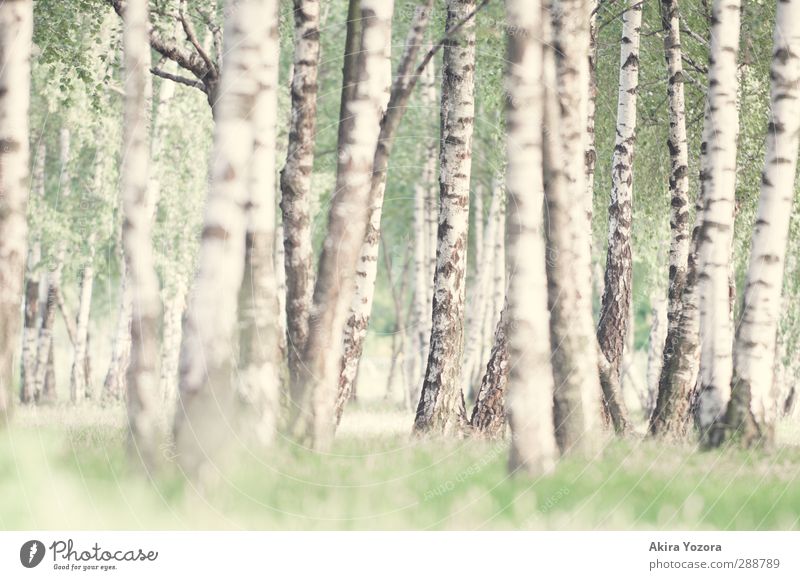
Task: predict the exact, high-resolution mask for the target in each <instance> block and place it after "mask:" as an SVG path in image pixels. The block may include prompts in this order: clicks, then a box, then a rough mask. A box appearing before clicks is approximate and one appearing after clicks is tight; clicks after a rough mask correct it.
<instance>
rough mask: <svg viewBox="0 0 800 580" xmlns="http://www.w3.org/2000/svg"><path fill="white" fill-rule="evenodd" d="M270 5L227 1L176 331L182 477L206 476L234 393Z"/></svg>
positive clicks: (224, 429)
mask: <svg viewBox="0 0 800 580" xmlns="http://www.w3.org/2000/svg"><path fill="white" fill-rule="evenodd" d="M268 7H269V8H272V9H274V4H273V3H272V2H271V1H264V0H238V1H237V0H228V2H227V4H226V8H225V13H226V18H225V37H224V51H223V52H224V57H223V65H222V77H221V79H220V83H221V85H220V89H219V95H220V96H219V100H218V101H217V103H216V107H215V121H216V123H215V127H214V155H213V156H212V159H213V160H214V161H213V167H212V172H211V173H212V181H211V187H210V190H209V193H208V201H207V204H206V213H205V219H204V222H205V223H204V226H203V234H202V240H201V245H200V255H199V258H198V270H197V273H196V277H195V281H194V289H193V291H192V293H191V295H190V300H189V307H188V310H187V313H186V318H185V321H184V326H183V340H182V342H181V354H180V379H179V401H178V405H177V413H176V414H175V427H174V432H175V443H176V447H177V451H178V453H179V461H180V463H181V465H182V466H183V468H184V470H186V471H187V472H188V473H190V474H192V475H195V476H197V475H201V476H202V474H203V473H205V472H206V470H207V469H209V465H210V463H212V462H213V461H214V458H215V456H216V454H217V453H218V452H219V451H220V450H221V449H223V447H224V442H225V440H226V436H227V435H229V434H230V433H229V431H230V423H229V418H230V416H231V413H232V411H233V405H234V389H233V388H232V383H231V379H232V377H231V374H232V370H233V364H232V363H233V360H232V355H233V353H232V344H233V338H234V330H235V327H236V319H237V301H238V296H239V290H240V289H241V286H242V279H243V276H244V264H245V261H244V257H245V234H246V229H247V214H246V207H247V204H248V203H249V201H250V194H249V185H250V182H249V168H250V158H251V156H252V153H253V148H254V145H255V138H256V135H255V131H254V127H253V124H252V123H251V110H252V106H253V103H254V100H255V99H256V97H257V94H258V92H259V90H260V89H259V83H258V82H256V78H255V74H256V71H254V70H253V69H252V66H253V65H254V64H255V63H258V62H260V59H261V52H262V43H263V42H264V39H265V38H268V34H269V30H270V28H271V27H272V26H273V25H274V22H272V20H273V19H274V17H273V18H272V19H271V18H270V17H269V16H268V15H269V14H272V13H273V11H272V10H269V11H267V8H268Z"/></svg>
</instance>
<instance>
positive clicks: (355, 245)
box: [294, 0, 393, 449]
mask: <svg viewBox="0 0 800 580" xmlns="http://www.w3.org/2000/svg"><path fill="white" fill-rule="evenodd" d="M392 11H393V2H391V0H388V1H387V0H380V1H379V0H362V1H361V18H362V32H361V51H360V53H359V56H358V65H357V71H356V72H357V74H356V78H357V82H356V86H355V90H354V92H353V95H352V98H351V99H349V100H348V101H347V103H346V111H345V113H344V114H343V115H342V116H341V118H342V119H345V118H348V119H350V120H351V121H350V122H348V123H345V124H344V126H342V125H340V140H339V156H338V163H337V173H336V189H335V192H336V194H335V196H334V198H333V200H332V203H331V208H330V212H329V216H328V233H327V235H326V237H325V241H324V242H323V247H322V255H321V256H320V259H319V266H318V273H317V279H316V283H315V286H314V300H313V305H312V309H311V315H310V320H309V327H310V328H314V332H313V333H310V334H309V338H308V341H307V343H306V348H305V351H304V355H303V363H304V364H303V380H302V381H301V383H302V392H301V404H300V414H299V416H298V417H296V418H295V420H294V423H295V433H296V434H297V435H298V436H300V437H301V438H306V439H310V440H311V443H312V445H313V446H314V448H315V449H326V448H328V447H329V446H330V444H331V442H332V439H333V434H334V429H335V405H336V397H337V391H338V389H337V386H338V379H339V376H340V374H341V373H340V370H341V353H340V351H339V349H338V348H331V345H335V344H338V341H339V340H340V338H339V337H341V336H342V334H343V330H344V324H345V320H346V317H347V313H348V309H349V306H350V304H351V303H352V299H353V295H354V274H355V268H356V263H357V260H358V257H359V252H360V250H361V245H362V243H363V240H364V235H365V233H366V230H367V220H368V219H369V215H368V212H367V208H368V207H369V203H370V187H371V181H372V168H373V159H374V156H375V148H376V146H377V143H378V134H379V131H380V115H381V103H382V95H383V90H384V87H383V86H382V84H381V83H382V81H383V79H384V72H383V66H384V65H385V59H384V56H383V55H384V50H385V46H386V43H387V42H389V38H388V35H390V34H391V26H390V23H391V18H392Z"/></svg>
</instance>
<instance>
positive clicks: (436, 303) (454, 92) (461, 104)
mask: <svg viewBox="0 0 800 580" xmlns="http://www.w3.org/2000/svg"><path fill="white" fill-rule="evenodd" d="M474 9H475V0H448V2H447V20H446V28H448V29H449V28H450V27H451V26H453V25H455V24H456V23H458V22H460V21H462V20H464V18H465V17H466V16H467V15H469V14H470V13H472V12H473V11H474ZM443 62H444V65H443V66H444V69H443V71H442V105H441V127H442V135H441V144H442V145H441V155H440V158H439V163H440V170H439V230H438V248H437V252H436V255H437V260H436V277H435V280H434V295H433V317H432V330H431V339H430V353H429V355H428V364H427V368H426V371H425V380H424V382H423V385H422V394H421V395H420V399H419V404H418V406H417V413H416V417H415V419H414V431H415V432H416V433H418V434H422V433H439V434H452V433H456V432H458V431H460V430H461V429H462V428H463V426H464V425H465V424H466V410H465V409H464V394H463V391H462V389H461V357H462V355H463V351H464V301H465V298H466V296H465V290H466V273H467V272H466V268H467V234H468V230H469V184H470V175H471V171H472V131H473V125H474V112H475V101H474V93H475V22H474V20H470V21H469V22H467V23H466V24H465V25H464V26H463V27H462V29H461V31H460V32H459V34H458V36H457V37H453V38H450V39H448V40H447V41H446V43H445V48H444V60H443Z"/></svg>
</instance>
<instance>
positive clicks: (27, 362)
mask: <svg viewBox="0 0 800 580" xmlns="http://www.w3.org/2000/svg"><path fill="white" fill-rule="evenodd" d="M46 157H47V150H46V148H45V145H44V143H40V144H39V147H38V150H37V153H36V160H35V162H34V165H33V179H32V183H31V193H32V195H34V196H35V197H36V199H38V200H43V199H44V193H45V192H44V187H45V181H44V178H45V174H44V168H45V159H46ZM31 237H32V238H33V239H31V240H30V242H31V244H30V247H29V248H28V259H27V264H26V267H25V326H24V328H23V331H22V364H21V368H20V401H21V402H22V403H32V402H33V401H34V383H35V376H36V345H37V344H38V337H39V326H40V323H39V320H40V318H41V316H40V308H39V306H40V303H41V302H42V300H41V294H42V287H41V284H40V282H41V281H43V280H44V277H43V276H42V275H41V273H40V272H39V267H40V263H41V259H42V246H41V241H40V239H39V234H38V233H36V234H35V237H33V236H31Z"/></svg>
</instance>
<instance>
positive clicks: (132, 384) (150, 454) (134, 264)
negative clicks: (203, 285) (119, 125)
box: [78, 0, 161, 469]
mask: <svg viewBox="0 0 800 580" xmlns="http://www.w3.org/2000/svg"><path fill="white" fill-rule="evenodd" d="M123 25H124V28H123V47H124V50H123V52H124V61H123V62H124V69H125V101H124V111H125V119H124V120H125V124H124V127H123V150H124V151H125V152H126V153H125V156H124V158H123V162H122V169H121V178H120V180H121V184H122V209H123V212H124V214H123V215H124V220H123V227H122V245H123V249H124V252H125V267H126V273H127V284H129V285H130V293H131V312H132V316H131V326H130V328H131V350H130V363H129V365H128V371H127V374H126V377H125V382H126V385H127V409H128V424H129V427H130V433H131V441H130V444H131V446H132V449H131V451H132V453H134V454H135V456H136V457H138V458H139V459H140V460H141V461H142V463H143V464H144V466H145V468H147V469H152V468H153V467H155V466H156V464H157V462H158V458H159V452H160V449H159V442H160V439H161V430H160V426H159V416H158V412H159V409H160V408H161V405H160V401H159V398H158V377H159V373H158V333H159V328H158V327H159V316H160V310H161V300H160V297H159V283H158V277H157V275H156V271H155V265H154V260H153V244H152V234H151V231H152V211H151V209H150V204H149V203H148V202H149V189H150V182H149V164H150V147H149V145H150V142H149V132H150V127H149V121H150V118H149V117H150V115H149V111H148V108H149V105H150V102H151V94H150V93H151V89H152V87H151V84H150V73H149V69H150V45H149V42H148V37H147V27H148V8H147V2H146V1H145V0H128V3H127V4H126V7H125V13H124V16H123ZM78 326H79V328H80V324H79V325H78Z"/></svg>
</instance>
